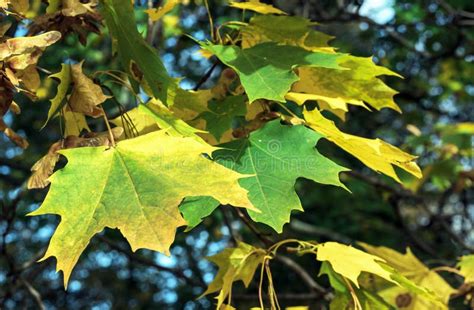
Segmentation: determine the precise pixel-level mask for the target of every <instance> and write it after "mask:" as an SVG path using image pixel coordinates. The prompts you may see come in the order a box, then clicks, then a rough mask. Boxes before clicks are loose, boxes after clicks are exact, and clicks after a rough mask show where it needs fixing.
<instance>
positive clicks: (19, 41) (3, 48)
mask: <svg viewBox="0 0 474 310" xmlns="http://www.w3.org/2000/svg"><path fill="white" fill-rule="evenodd" d="M60 38H61V33H60V32H58V31H49V32H46V33H44V34H40V35H37V36H34V37H19V38H13V39H8V40H6V41H5V42H3V43H2V44H0V60H5V59H6V58H9V57H12V56H18V55H22V54H27V53H33V52H34V51H37V50H38V49H43V48H46V47H48V46H50V45H51V44H54V43H55V42H57V41H58V40H59V39H60Z"/></svg>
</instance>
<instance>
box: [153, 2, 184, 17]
mask: <svg viewBox="0 0 474 310" xmlns="http://www.w3.org/2000/svg"><path fill="white" fill-rule="evenodd" d="M180 2H181V0H166V2H165V4H164V5H163V6H160V7H159V8H156V9H148V10H145V12H147V13H148V16H150V19H151V20H152V21H155V22H156V21H157V20H159V19H161V18H162V17H163V16H165V15H166V14H168V13H169V12H171V11H172V10H173V9H174V8H175V7H176V6H177V5H178V4H179V3H180Z"/></svg>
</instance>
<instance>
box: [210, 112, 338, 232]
mask: <svg viewBox="0 0 474 310" xmlns="http://www.w3.org/2000/svg"><path fill="white" fill-rule="evenodd" d="M321 137H322V136H321V135H319V134H317V133H315V132H314V131H312V130H310V129H308V128H306V127H304V126H285V125H281V124H280V122H279V120H274V121H271V122H269V123H267V124H266V125H265V126H264V127H263V128H261V129H259V130H257V131H254V132H252V133H251V134H250V137H249V138H248V139H241V140H236V141H233V142H229V143H226V144H222V145H219V147H221V148H222V149H220V150H217V151H215V152H214V153H213V156H214V157H215V158H216V160H217V161H218V162H219V163H221V164H223V165H224V166H226V167H229V168H231V169H233V170H235V171H237V172H239V173H243V174H251V175H253V176H250V177H247V178H244V179H241V180H240V184H241V185H242V187H243V188H245V189H247V190H248V191H249V198H250V201H251V202H252V203H253V205H254V206H255V207H256V208H257V209H259V210H260V211H261V213H256V212H252V211H249V214H250V216H251V218H252V219H253V220H254V221H257V222H262V223H265V224H267V225H269V226H271V227H272V228H273V229H275V230H276V231H277V232H281V231H282V227H283V225H284V224H285V223H287V222H288V221H289V220H290V214H291V211H292V210H299V211H303V208H302V206H301V203H300V200H299V198H298V195H297V194H296V192H295V182H296V180H297V179H298V178H300V177H302V178H306V179H310V180H313V181H315V182H318V183H321V184H330V185H335V186H341V187H344V185H343V184H342V183H341V182H340V181H339V173H340V172H341V171H345V170H346V169H345V168H343V167H341V166H339V165H337V164H335V163H334V162H332V161H331V160H329V159H327V158H326V157H324V156H322V155H321V154H319V153H318V152H317V150H316V148H315V145H316V143H317V142H318V140H319V139H320V138H321Z"/></svg>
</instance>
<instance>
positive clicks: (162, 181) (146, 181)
mask: <svg viewBox="0 0 474 310" xmlns="http://www.w3.org/2000/svg"><path fill="white" fill-rule="evenodd" d="M213 150H215V148H213V147H211V146H209V145H206V144H203V143H200V142H198V141H196V140H194V139H193V138H188V137H186V138H183V137H171V136H168V135H167V134H165V133H163V132H162V131H160V132H153V133H150V134H147V135H144V136H140V137H138V138H135V139H131V140H126V141H123V142H120V143H118V144H117V146H116V147H114V148H110V149H106V147H87V148H77V149H70V150H64V151H61V153H62V154H63V155H65V156H66V157H67V159H68V164H67V165H66V167H65V168H63V169H61V170H59V171H57V172H56V173H55V174H54V175H53V176H52V177H51V178H50V181H51V189H50V190H49V193H48V195H47V197H46V199H45V201H44V203H43V205H42V206H41V207H40V208H39V209H38V210H36V211H34V212H33V213H31V215H41V214H57V215H60V216H61V223H60V224H59V226H58V228H57V229H56V232H55V233H54V235H53V237H52V239H51V243H50V245H49V248H48V250H47V252H46V254H45V256H44V258H43V259H46V258H48V257H50V256H55V257H56V258H57V269H58V270H62V271H63V272H64V283H65V284H67V282H68V279H69V276H70V274H71V271H72V269H73V267H74V265H75V264H76V262H77V260H78V259H79V256H80V254H81V253H82V252H83V251H84V249H85V248H86V246H87V244H88V243H89V240H90V239H91V238H92V237H93V236H94V235H95V234H96V233H98V232H100V231H102V230H103V229H104V228H105V227H110V228H118V229H120V231H121V232H122V234H123V235H124V236H125V238H126V239H127V240H128V242H129V243H130V246H131V248H132V250H134V251H135V250H137V249H140V248H147V249H152V250H156V251H160V252H163V253H166V254H168V253H169V247H170V245H171V244H172V242H173V240H174V235H175V232H176V228H177V227H179V226H182V225H185V224H186V222H185V221H184V220H183V218H182V217H181V215H180V212H179V210H178V206H179V204H180V203H181V201H182V200H183V199H184V198H185V197H188V196H190V197H192V196H209V197H214V198H215V199H216V200H218V201H219V202H220V203H222V204H231V205H234V206H241V207H246V208H250V209H254V210H255V208H254V207H253V206H252V204H251V203H250V201H249V200H248V198H247V191H246V190H245V189H242V188H241V187H240V186H239V184H238V180H239V179H240V178H241V177H243V176H242V175H240V174H239V173H236V172H234V171H232V170H230V169H227V168H225V167H223V166H221V165H219V164H217V163H215V162H213V161H211V160H209V159H207V158H205V157H204V156H203V155H202V154H204V153H207V154H211V152H212V151H213ZM223 188H224V189H225V190H222V189H223Z"/></svg>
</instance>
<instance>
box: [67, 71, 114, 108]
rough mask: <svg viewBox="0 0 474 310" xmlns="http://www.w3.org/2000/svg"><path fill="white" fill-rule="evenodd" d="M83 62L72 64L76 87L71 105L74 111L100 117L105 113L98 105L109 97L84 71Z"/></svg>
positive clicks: (70, 100)
mask: <svg viewBox="0 0 474 310" xmlns="http://www.w3.org/2000/svg"><path fill="white" fill-rule="evenodd" d="M83 63H84V62H81V63H79V64H75V65H72V66H71V77H72V82H73V84H74V87H73V90H72V94H71V97H70V98H69V107H70V109H71V111H72V112H78V113H84V114H85V115H88V116H92V117H99V116H101V115H102V114H103V110H102V108H99V107H97V106H98V105H99V104H101V103H103V102H104V101H105V100H107V99H108V98H109V97H108V96H106V95H104V93H103V92H102V89H101V88H100V86H99V85H97V84H95V83H94V82H93V81H92V80H91V79H90V78H89V77H87V76H86V75H85V74H84V73H83V72H82V64H83Z"/></svg>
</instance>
